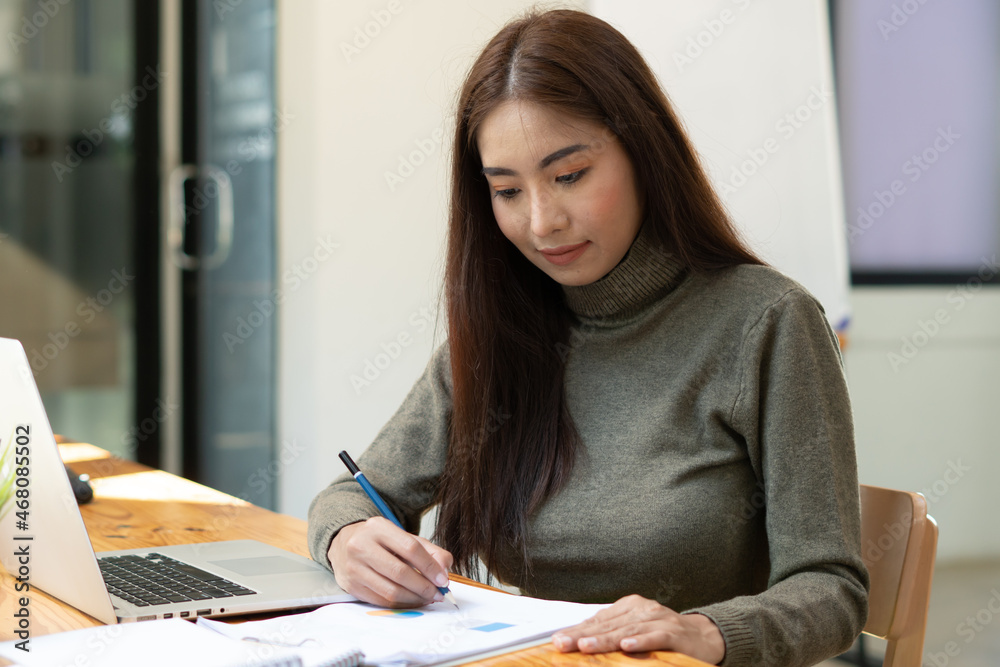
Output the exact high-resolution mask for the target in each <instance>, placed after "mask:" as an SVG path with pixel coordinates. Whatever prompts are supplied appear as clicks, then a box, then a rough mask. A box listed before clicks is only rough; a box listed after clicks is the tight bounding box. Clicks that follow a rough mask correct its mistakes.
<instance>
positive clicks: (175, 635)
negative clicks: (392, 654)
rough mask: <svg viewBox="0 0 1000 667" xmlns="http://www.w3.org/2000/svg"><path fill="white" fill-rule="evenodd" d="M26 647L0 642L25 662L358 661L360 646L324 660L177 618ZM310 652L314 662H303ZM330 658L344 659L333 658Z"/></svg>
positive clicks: (98, 665)
mask: <svg viewBox="0 0 1000 667" xmlns="http://www.w3.org/2000/svg"><path fill="white" fill-rule="evenodd" d="M28 648H29V649H30V650H29V651H28V652H24V651H22V650H20V649H19V648H17V647H16V645H15V642H12V641H10V642H3V643H0V657H4V658H7V659H9V660H13V661H14V664H16V665H23V666H24V667H53V666H54V665H87V666H88V667H135V665H143V667H177V666H178V665H182V666H183V667H194V666H198V665H204V666H206V667H208V666H209V665H210V666H211V667H314V666H318V665H330V666H331V667H332V666H333V665H343V666H344V667H350V666H351V665H357V664H359V662H360V658H361V653H360V651H352V650H350V649H349V647H340V648H339V649H338V648H336V647H334V646H333V644H332V643H331V644H330V645H329V646H327V647H326V648H324V650H323V656H322V658H323V659H322V661H321V660H320V656H318V655H316V654H315V653H313V652H303V651H300V650H299V649H292V648H287V647H281V646H271V645H267V644H261V643H259V642H242V641H234V640H232V639H229V638H227V637H224V636H222V635H220V634H218V633H215V632H210V631H209V630H207V629H205V628H200V627H198V626H197V625H195V624H194V623H191V622H189V621H184V620H181V619H170V620H161V621H142V622H141V623H125V624H122V625H103V626H99V627H95V628H87V629H84V630H74V631H72V632H60V633H57V634H52V635H45V636H42V637H33V638H32V639H31V640H30V641H29V642H28ZM304 653H309V654H310V657H311V659H312V662H306V660H305V659H304ZM334 657H339V658H341V659H343V660H342V661H341V662H335V661H334V660H333V658H334Z"/></svg>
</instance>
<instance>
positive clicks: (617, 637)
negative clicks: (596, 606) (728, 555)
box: [552, 595, 726, 665]
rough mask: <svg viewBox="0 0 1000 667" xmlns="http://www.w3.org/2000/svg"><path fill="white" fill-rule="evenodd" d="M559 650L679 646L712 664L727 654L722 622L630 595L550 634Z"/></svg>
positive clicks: (638, 649) (681, 651)
mask: <svg viewBox="0 0 1000 667" xmlns="http://www.w3.org/2000/svg"><path fill="white" fill-rule="evenodd" d="M552 643H553V644H555V646H556V648H557V649H559V650H560V651H564V652H565V651H580V652H581V653H605V652H607V651H618V650H621V651H629V652H636V651H661V650H662V651H677V652H678V653H683V654H684V655H689V656H691V657H692V658H697V659H699V660H702V661H704V662H707V663H709V664H712V665H717V664H719V663H720V662H722V659H723V658H724V657H726V643H725V641H723V639H722V633H721V632H719V628H718V626H716V625H715V623H713V622H712V620H711V619H710V618H708V617H707V616H703V615H701V614H684V615H681V614H678V613H677V612H676V611H674V610H673V609H670V608H669V607H664V606H663V605H661V604H660V603H658V602H656V601H655V600H650V599H647V598H644V597H641V596H639V595H629V596H628V597H624V598H622V599H621V600H618V602H615V603H614V604H613V605H611V606H610V607H608V608H607V609H602V610H601V611H599V612H597V614H595V615H594V616H593V617H592V618H589V619H587V620H586V621H584V622H583V623H580V624H579V625H574V626H573V627H571V628H566V629H565V630H560V631H559V632H557V633H556V634H554V635H553V636H552Z"/></svg>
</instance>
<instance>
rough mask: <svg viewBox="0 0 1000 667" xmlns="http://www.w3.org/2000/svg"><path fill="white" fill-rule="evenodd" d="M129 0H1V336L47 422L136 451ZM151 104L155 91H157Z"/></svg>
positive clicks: (139, 98)
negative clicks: (15, 347) (12, 344)
mask: <svg viewBox="0 0 1000 667" xmlns="http://www.w3.org/2000/svg"><path fill="white" fill-rule="evenodd" d="M134 25H135V14H134V12H133V4H132V2H131V1H130V0H100V2H96V1H90V0H76V1H75V2H72V3H58V2H53V3H38V2H28V1H23V2H22V1H20V0H0V34H2V35H4V44H3V48H0V313H2V315H0V336H4V337H9V338H17V339H19V340H20V341H21V343H22V344H23V346H24V348H25V351H26V352H27V354H28V358H29V361H30V364H31V367H32V370H33V372H34V375H35V381H36V383H37V384H38V386H39V389H40V391H41V393H42V397H43V400H44V402H45V405H46V408H47V411H48V415H49V419H50V421H51V422H52V427H53V429H54V430H55V431H56V432H57V433H63V434H66V435H68V436H71V437H73V438H74V439H79V440H86V441H90V442H94V443H96V444H99V445H101V446H103V447H105V448H107V449H109V450H111V451H113V452H114V453H116V454H118V455H121V456H126V457H129V458H135V457H136V456H137V448H138V447H139V446H140V445H141V441H140V440H139V439H138V438H137V437H136V435H137V432H135V431H133V425H134V424H135V422H136V420H135V419H134V414H135V406H136V401H135V395H136V394H135V376H136V373H135V367H136V364H135V359H136V345H135V340H136V328H135V321H136V318H135V310H136V298H137V297H136V295H137V294H138V293H139V290H140V289H142V288H143V285H142V276H141V275H140V272H139V270H138V269H139V262H138V260H137V257H136V254H135V245H134V243H135V239H136V236H135V234H134V220H135V218H134V215H133V212H134V210H135V200H134V192H135V190H134V188H133V184H134V178H135V174H136V159H137V158H136V151H135V142H134V140H135V128H136V118H137V115H138V114H139V113H141V111H142V108H143V106H144V105H147V104H149V103H150V102H149V98H150V97H151V92H153V91H155V89H156V87H157V86H158V80H157V78H156V77H155V76H152V77H150V76H147V77H146V78H145V80H144V79H143V77H142V76H138V75H137V73H136V71H135V67H134V64H135V55H136V54H135V30H134ZM153 104H154V105H155V102H153Z"/></svg>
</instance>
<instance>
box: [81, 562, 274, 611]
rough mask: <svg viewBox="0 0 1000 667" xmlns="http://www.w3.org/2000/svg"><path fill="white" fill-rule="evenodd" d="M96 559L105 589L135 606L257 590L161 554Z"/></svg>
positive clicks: (211, 598)
mask: <svg viewBox="0 0 1000 667" xmlns="http://www.w3.org/2000/svg"><path fill="white" fill-rule="evenodd" d="M97 562H98V564H99V565H100V567H101V574H102V575H103V576H104V583H105V585H106V586H107V587H108V591H109V592H110V593H111V594H112V595H114V596H116V597H119V598H121V599H122V600H125V601H126V602H131V603H132V604H134V605H135V606H137V607H149V606H155V605H159V604H171V603H173V602H188V601H193V600H214V599H218V598H229V597H235V596H240V595H253V594H255V593H256V592H257V591H252V590H250V589H249V588H245V587H243V586H240V585H239V584H237V583H234V582H232V581H229V580H228V579H224V578H223V577H220V576H219V575H217V574H212V573H211V572H206V571H205V570H202V569H199V568H197V567H194V566H192V565H188V564H187V563H182V562H181V561H179V560H176V559H173V558H169V557H167V556H163V555H161V554H155V553H154V554H146V555H145V556H138V555H129V556H106V557H104V558H98V559H97Z"/></svg>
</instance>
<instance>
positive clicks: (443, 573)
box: [383, 526, 448, 592]
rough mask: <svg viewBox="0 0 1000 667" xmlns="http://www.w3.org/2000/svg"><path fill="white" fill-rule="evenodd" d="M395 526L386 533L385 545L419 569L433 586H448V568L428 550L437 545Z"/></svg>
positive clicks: (429, 584)
mask: <svg viewBox="0 0 1000 667" xmlns="http://www.w3.org/2000/svg"><path fill="white" fill-rule="evenodd" d="M393 528H394V531H392V532H388V533H386V534H385V541H384V542H383V544H384V546H385V547H386V548H387V549H389V550H390V551H392V552H393V553H394V554H396V555H397V556H398V557H399V558H400V559H401V560H402V561H404V562H406V563H407V564H409V565H410V567H411V568H413V569H415V570H417V572H419V573H420V574H421V575H422V576H423V578H424V579H425V580H426V582H427V585H428V586H430V587H431V588H434V589H435V590H436V587H438V586H447V585H448V570H447V569H445V568H444V567H442V565H441V563H439V562H438V561H437V560H436V559H435V558H434V557H433V556H432V555H431V554H430V552H429V550H428V549H429V548H431V549H432V550H433V549H436V548H437V547H435V546H434V545H433V544H431V543H430V542H428V541H427V540H424V539H423V538H421V537H418V536H416V535H411V534H410V533H407V532H405V531H402V530H399V529H398V528H396V527H395V526H393ZM397 581H399V580H398V579H397ZM411 590H415V589H412V588H411ZM415 592H416V591H415Z"/></svg>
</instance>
